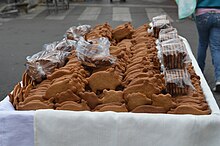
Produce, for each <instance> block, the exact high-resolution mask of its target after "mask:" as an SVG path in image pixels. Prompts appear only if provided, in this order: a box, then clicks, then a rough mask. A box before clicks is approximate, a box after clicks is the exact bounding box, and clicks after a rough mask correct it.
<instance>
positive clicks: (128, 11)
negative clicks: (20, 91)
mask: <svg viewBox="0 0 220 146" xmlns="http://www.w3.org/2000/svg"><path fill="white" fill-rule="evenodd" d="M75 1H76V0H75ZM177 11H178V10H177V6H176V4H175V2H174V0H126V2H120V1H119V0H118V1H116V0H115V1H114V0H113V3H110V0H85V1H82V0H81V1H80V2H71V3H70V8H69V9H68V10H59V11H58V13H55V12H54V11H48V9H47V7H46V5H45V4H40V5H38V6H37V7H36V8H33V9H31V10H30V11H29V13H28V14H25V13H21V14H20V15H19V16H17V17H12V18H0V51H1V53H0V63H1V68H0V100H1V99H3V98H4V97H5V96H6V95H7V94H8V93H9V92H10V91H12V90H13V87H14V86H15V85H16V84H17V83H18V82H20V81H21V76H22V73H23V72H24V70H25V65H24V64H25V61H26V57H27V56H30V55H33V54H34V53H37V52H39V51H40V50H41V49H42V46H43V45H44V44H47V43H51V42H54V41H59V40H61V39H62V37H63V34H64V33H65V31H66V30H67V29H68V28H69V27H71V26H74V25H76V26H78V25H81V24H89V25H92V26H95V25H96V24H100V23H104V22H108V23H109V24H110V25H111V26H112V27H116V26H117V25H119V24H122V23H125V22H127V21H130V22H131V23H132V25H133V26H134V27H138V26H140V25H142V24H144V23H149V22H150V21H151V19H152V17H154V16H157V15H160V14H166V15H167V16H168V17H169V19H170V20H171V21H172V25H173V27H175V28H177V30H178V33H179V35H181V36H183V37H185V38H186V39H187V40H188V42H189V44H190V46H191V48H192V52H193V54H194V55H195V54H196V50H197V45H198V35H197V30H196V26H195V23H194V21H193V20H192V19H189V18H187V19H184V20H178V15H177ZM206 62H207V65H206V69H205V72H204V74H205V77H206V80H207V82H208V84H209V86H210V88H212V87H213V86H214V84H215V82H214V73H213V66H212V64H211V57H210V53H209V52H208V56H207V61H206ZM213 94H214V97H215V99H216V101H217V103H218V105H220V94H217V93H213Z"/></svg>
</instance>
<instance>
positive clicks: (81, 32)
mask: <svg viewBox="0 0 220 146" xmlns="http://www.w3.org/2000/svg"><path fill="white" fill-rule="evenodd" d="M90 31H91V26H90V25H79V26H77V27H76V26H72V27H70V28H69V29H68V30H67V31H66V34H65V35H64V37H65V38H67V39H69V40H76V41H78V40H79V39H80V37H84V36H85V34H87V33H88V32H90Z"/></svg>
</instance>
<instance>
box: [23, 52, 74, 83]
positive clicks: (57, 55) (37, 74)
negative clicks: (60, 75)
mask: <svg viewBox="0 0 220 146" xmlns="http://www.w3.org/2000/svg"><path fill="white" fill-rule="evenodd" d="M69 54H70V52H66V51H58V50H56V51H47V50H44V51H41V52H38V53H36V54H34V55H33V56H28V57H27V58H26V59H27V62H26V70H27V73H28V75H29V76H30V77H31V78H32V80H33V81H36V82H41V81H42V80H43V79H45V78H46V76H47V75H49V74H51V73H52V72H53V71H54V70H55V68H60V67H62V66H64V65H65V62H66V59H67V56H68V55H69Z"/></svg>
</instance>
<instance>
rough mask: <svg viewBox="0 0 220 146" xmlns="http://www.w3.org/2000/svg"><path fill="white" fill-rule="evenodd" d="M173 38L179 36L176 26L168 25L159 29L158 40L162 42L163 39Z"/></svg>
mask: <svg viewBox="0 0 220 146" xmlns="http://www.w3.org/2000/svg"><path fill="white" fill-rule="evenodd" d="M175 38H179V36H178V34H177V30H176V28H173V27H169V28H166V29H161V30H160V32H159V38H158V41H159V42H163V41H167V40H169V39H175Z"/></svg>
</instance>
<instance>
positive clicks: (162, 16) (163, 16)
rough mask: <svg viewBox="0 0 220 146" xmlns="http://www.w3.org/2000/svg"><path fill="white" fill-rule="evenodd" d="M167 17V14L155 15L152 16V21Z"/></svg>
mask: <svg viewBox="0 0 220 146" xmlns="http://www.w3.org/2000/svg"><path fill="white" fill-rule="evenodd" d="M166 19H167V15H159V16H156V17H153V18H152V21H153V22H154V21H158V20H166Z"/></svg>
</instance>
